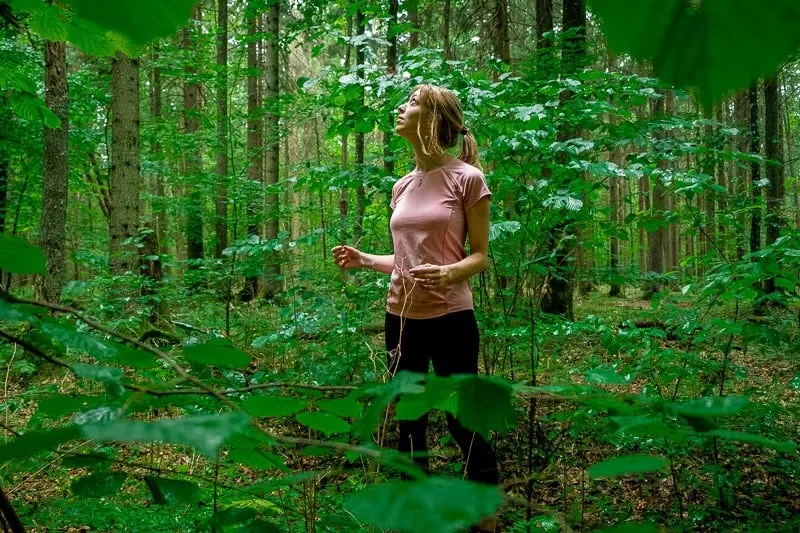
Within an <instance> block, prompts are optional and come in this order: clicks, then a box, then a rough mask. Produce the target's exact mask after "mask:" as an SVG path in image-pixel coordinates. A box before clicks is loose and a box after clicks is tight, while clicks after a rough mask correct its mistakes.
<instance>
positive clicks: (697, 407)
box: [672, 396, 748, 417]
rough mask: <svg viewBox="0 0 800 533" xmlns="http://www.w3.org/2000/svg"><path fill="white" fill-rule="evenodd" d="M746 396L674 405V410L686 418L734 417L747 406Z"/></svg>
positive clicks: (713, 397) (706, 399)
mask: <svg viewBox="0 0 800 533" xmlns="http://www.w3.org/2000/svg"><path fill="white" fill-rule="evenodd" d="M747 403H748V399H747V398H746V397H744V396H722V397H720V396H712V397H708V398H700V399H699V400H691V401H688V402H680V403H674V404H672V408H673V409H674V410H675V412H676V413H678V414H679V415H681V416H684V417H714V416H732V415H735V414H738V413H739V412H740V411H741V410H742V409H744V407H745V406H746V405H747Z"/></svg>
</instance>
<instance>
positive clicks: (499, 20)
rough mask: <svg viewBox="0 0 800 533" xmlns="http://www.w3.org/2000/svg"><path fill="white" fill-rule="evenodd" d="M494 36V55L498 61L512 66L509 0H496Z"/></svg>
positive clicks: (493, 21) (493, 15)
mask: <svg viewBox="0 0 800 533" xmlns="http://www.w3.org/2000/svg"><path fill="white" fill-rule="evenodd" d="M492 35H493V37H494V40H493V45H494V55H495V57H496V58H497V59H499V60H500V61H502V62H503V63H505V64H506V65H510V64H511V43H510V38H509V31H508V0H494V13H492Z"/></svg>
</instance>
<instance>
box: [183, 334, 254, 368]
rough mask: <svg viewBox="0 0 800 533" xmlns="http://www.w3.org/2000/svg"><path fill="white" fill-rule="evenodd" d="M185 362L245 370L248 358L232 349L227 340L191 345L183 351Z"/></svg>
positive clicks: (248, 362) (241, 352)
mask: <svg viewBox="0 0 800 533" xmlns="http://www.w3.org/2000/svg"><path fill="white" fill-rule="evenodd" d="M183 356H184V357H185V358H186V360H187V361H191V362H193V363H197V364H200V365H210V366H219V367H222V368H237V369H242V368H246V367H247V366H248V365H249V364H250V356H249V355H247V354H246V353H244V352H243V351H241V350H237V349H236V348H234V347H233V345H232V344H231V342H230V341H229V340H227V339H214V340H210V341H208V342H205V343H203V344H193V345H191V346H186V347H185V348H184V349H183Z"/></svg>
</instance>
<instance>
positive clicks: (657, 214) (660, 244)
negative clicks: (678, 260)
mask: <svg viewBox="0 0 800 533" xmlns="http://www.w3.org/2000/svg"><path fill="white" fill-rule="evenodd" d="M665 99H666V95H665V96H664V97H663V98H658V99H656V100H654V101H653V116H654V117H656V118H659V119H662V120H663V119H664V115H665V111H666V105H665ZM666 138H667V135H666V132H665V131H664V129H663V126H662V128H661V130H660V131H659V134H658V139H660V140H662V141H663V140H664V139H666ZM664 157H665V156H664V155H662V156H661V158H660V159H659V161H658V169H659V170H662V171H663V170H666V169H667V168H668V163H667V160H666V159H664ZM663 180H664V177H663V175H662V173H661V172H658V173H654V175H653V186H652V191H653V200H652V203H651V206H652V209H651V211H650V221H651V222H652V224H653V225H655V226H656V228H655V229H654V230H652V231H650V234H649V235H648V239H647V270H648V272H650V274H651V275H656V276H657V275H660V274H663V273H664V244H665V240H666V239H665V237H666V231H665V228H664V210H665V190H664V181H663ZM662 290H664V287H663V285H662V283H661V281H660V280H658V279H651V280H649V281H648V282H647V283H646V284H645V287H644V294H643V296H644V298H645V299H647V300H649V299H651V298H652V297H653V296H654V295H655V294H656V293H658V292H661V291H662Z"/></svg>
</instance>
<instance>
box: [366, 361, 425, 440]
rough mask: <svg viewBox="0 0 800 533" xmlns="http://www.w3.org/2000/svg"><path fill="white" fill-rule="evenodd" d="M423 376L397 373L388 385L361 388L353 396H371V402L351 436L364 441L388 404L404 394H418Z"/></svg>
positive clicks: (412, 373) (422, 388)
mask: <svg viewBox="0 0 800 533" xmlns="http://www.w3.org/2000/svg"><path fill="white" fill-rule="evenodd" d="M424 379H425V374H419V373H416V372H406V371H405V370H404V371H401V372H398V373H397V374H396V375H395V376H394V378H392V380H391V381H389V382H388V383H382V384H377V385H376V384H370V385H367V386H364V387H362V388H361V389H359V391H357V394H354V395H353V396H354V397H355V396H362V397H363V396H372V397H373V398H372V401H371V402H370V403H369V405H368V406H367V409H366V411H365V412H364V416H363V417H362V418H361V420H359V421H358V422H356V423H355V424H354V425H353V434H354V435H355V436H356V437H357V438H359V439H361V440H362V441H366V440H368V439H369V438H370V436H371V435H372V432H373V431H374V430H375V426H377V425H378V422H379V421H380V419H381V414H382V413H383V410H384V409H385V408H386V406H387V405H389V403H391V402H392V401H394V400H395V399H396V398H397V397H398V396H400V395H401V394H405V393H419V392H422V391H423V390H425V389H424V387H423V386H422V385H421V383H422V381H423V380H424Z"/></svg>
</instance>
